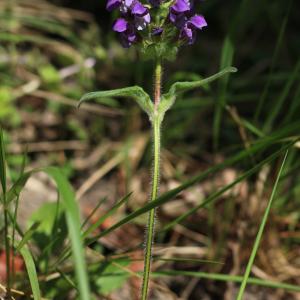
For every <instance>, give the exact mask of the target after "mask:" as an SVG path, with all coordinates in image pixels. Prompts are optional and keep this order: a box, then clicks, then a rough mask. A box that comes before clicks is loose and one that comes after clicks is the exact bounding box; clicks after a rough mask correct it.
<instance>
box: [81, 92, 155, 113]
mask: <svg viewBox="0 0 300 300" xmlns="http://www.w3.org/2000/svg"><path fill="white" fill-rule="evenodd" d="M106 97H125V98H132V99H133V100H135V101H136V102H137V103H138V105H139V106H140V107H141V108H142V110H143V111H144V112H146V113H147V114H148V115H149V116H151V115H152V113H153V110H154V108H153V103H152V101H151V98H150V96H149V95H148V94H147V93H146V92H145V91H144V90H143V89H142V88H141V87H139V86H132V87H126V88H122V89H115V90H110V91H99V92H92V93H88V94H85V95H84V96H83V97H82V98H81V99H80V102H79V106H80V105H81V104H82V103H83V102H84V101H87V100H91V99H97V98H106Z"/></svg>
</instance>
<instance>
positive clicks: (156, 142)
mask: <svg viewBox="0 0 300 300" xmlns="http://www.w3.org/2000/svg"><path fill="white" fill-rule="evenodd" d="M161 77H162V68H161V64H160V62H158V63H157V65H156V68H155V89H154V106H155V112H154V116H153V118H152V120H151V122H152V130H153V148H154V149H153V150H154V151H153V177H152V190H151V198H150V201H153V200H155V199H156V198H157V196H158V190H159V177H160V125H161V118H160V116H159V114H158V110H157V108H158V105H159V103H160V97H161ZM154 229H155V209H152V210H150V212H149V216H148V228H147V236H146V243H145V255H144V274H143V285H142V296H141V299H142V300H147V299H148V288H149V279H150V274H151V260H152V245H153V240H154V234H155V231H154Z"/></svg>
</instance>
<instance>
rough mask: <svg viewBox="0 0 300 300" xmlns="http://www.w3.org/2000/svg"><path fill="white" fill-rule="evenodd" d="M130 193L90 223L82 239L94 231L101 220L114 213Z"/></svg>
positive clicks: (100, 223)
mask: <svg viewBox="0 0 300 300" xmlns="http://www.w3.org/2000/svg"><path fill="white" fill-rule="evenodd" d="M131 194H132V193H129V194H128V195H126V196H125V197H123V198H122V199H121V200H120V201H119V202H118V203H116V204H115V205H114V206H113V207H112V208H111V209H110V210H109V211H108V212H107V213H106V214H104V215H103V216H102V217H101V218H99V219H98V220H97V222H95V223H94V224H92V225H91V226H90V227H89V228H88V229H87V230H86V231H85V232H84V233H83V235H82V237H83V239H85V238H86V237H87V236H88V235H89V234H91V233H92V232H93V231H95V230H96V229H97V228H99V227H100V226H101V225H102V224H103V222H104V221H105V220H106V219H107V218H109V217H110V216H112V215H114V213H115V212H116V210H117V209H118V208H119V207H121V206H122V205H123V204H125V203H126V202H127V201H128V199H129V198H130V196H131Z"/></svg>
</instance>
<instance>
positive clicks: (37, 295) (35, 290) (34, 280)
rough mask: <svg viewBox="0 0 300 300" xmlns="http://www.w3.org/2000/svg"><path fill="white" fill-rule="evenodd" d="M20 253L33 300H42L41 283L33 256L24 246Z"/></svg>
mask: <svg viewBox="0 0 300 300" xmlns="http://www.w3.org/2000/svg"><path fill="white" fill-rule="evenodd" d="M20 253H21V255H22V256H23V259H24V262H25V265H26V269H27V273H28V277H29V281H30V285H31V289H32V294H33V299H34V300H40V299H41V292H40V287H39V281H38V277H37V273H36V268H35V264H34V260H33V258H32V255H31V253H30V251H29V250H28V247H27V246H24V247H22V248H21V249H20Z"/></svg>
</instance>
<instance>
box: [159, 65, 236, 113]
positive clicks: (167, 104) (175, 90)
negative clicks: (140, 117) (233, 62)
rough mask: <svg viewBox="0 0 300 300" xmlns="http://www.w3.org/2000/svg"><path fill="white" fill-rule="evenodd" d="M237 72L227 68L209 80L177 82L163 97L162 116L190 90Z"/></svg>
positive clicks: (232, 68)
mask: <svg viewBox="0 0 300 300" xmlns="http://www.w3.org/2000/svg"><path fill="white" fill-rule="evenodd" d="M235 72H237V69H236V68H234V67H228V68H225V69H224V70H222V71H220V72H219V73H217V74H215V75H212V76H210V77H208V78H205V79H202V80H197V81H184V82H175V83H174V84H173V85H172V86H171V88H170V90H169V92H168V93H167V94H163V95H162V99H161V103H160V105H159V111H160V113H161V114H162V116H163V115H164V114H165V112H166V111H167V110H169V109H170V108H171V107H172V106H173V104H174V102H175V100H176V97H177V96H178V95H180V94H182V93H184V92H188V91H190V90H193V89H196V88H199V87H202V86H205V85H207V84H209V83H211V82H212V81H214V80H216V79H218V78H220V77H222V76H224V75H226V74H228V73H235Z"/></svg>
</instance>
